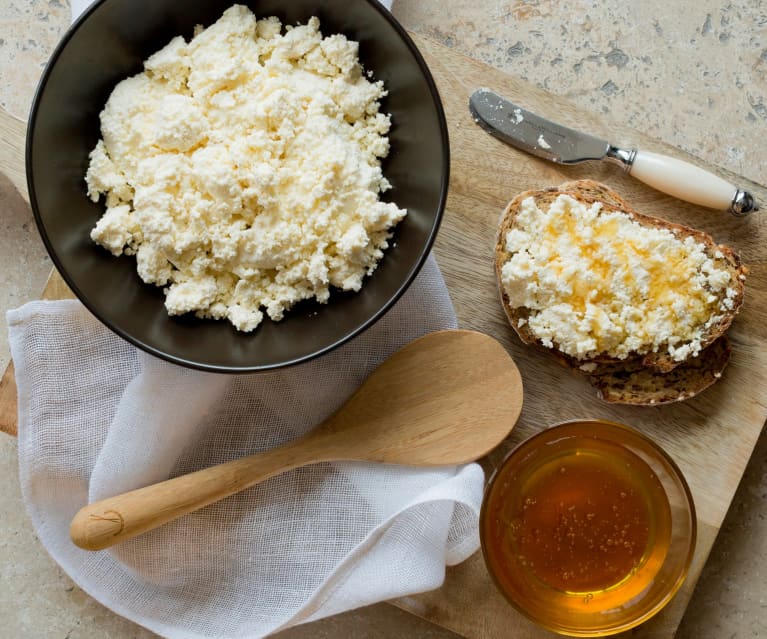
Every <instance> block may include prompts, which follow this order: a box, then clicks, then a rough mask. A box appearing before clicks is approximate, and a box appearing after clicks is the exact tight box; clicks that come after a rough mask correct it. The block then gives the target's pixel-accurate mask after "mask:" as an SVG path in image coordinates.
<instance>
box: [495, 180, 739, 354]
mask: <svg viewBox="0 0 767 639" xmlns="http://www.w3.org/2000/svg"><path fill="white" fill-rule="evenodd" d="M505 241H506V250H507V251H508V253H509V254H510V256H511V257H510V258H509V260H508V261H507V262H506V264H504V265H503V267H502V271H501V280H502V284H503V287H504V290H505V292H506V293H507V295H508V297H509V301H510V304H511V306H512V308H521V307H523V308H526V309H528V311H529V314H528V316H527V318H526V319H525V320H523V321H522V323H523V325H524V323H526V324H527V325H528V328H529V330H530V331H531V332H532V334H534V335H535V336H536V337H537V338H538V339H539V340H540V341H541V342H542V343H543V344H544V345H545V346H548V347H549V348H553V347H555V346H556V347H557V348H558V349H559V350H561V351H562V352H564V353H565V354H567V355H570V356H572V357H575V358H579V359H587V358H591V357H594V356H596V355H599V354H606V355H609V356H611V357H618V358H625V357H627V356H629V355H631V354H634V353H639V354H643V353H647V352H662V353H668V354H669V355H670V356H671V357H672V358H673V359H674V360H676V361H682V360H685V359H687V358H688V357H691V356H695V355H697V354H698V353H699V352H700V349H701V347H702V340H703V339H704V337H705V333H706V331H707V329H708V328H710V327H711V326H713V325H714V324H715V323H716V322H718V321H719V320H720V319H721V317H722V314H723V313H725V312H726V311H727V310H728V309H731V308H732V307H733V300H734V298H735V296H736V289H735V288H734V287H731V286H730V284H731V275H730V273H729V271H727V270H726V269H723V268H720V267H719V266H717V264H716V260H715V259H714V258H712V257H711V256H710V255H709V254H708V253H707V252H706V246H705V245H703V244H702V243H700V242H698V241H696V240H695V239H694V238H692V237H685V238H679V237H677V236H676V235H675V234H674V233H673V232H672V231H671V230H669V229H666V228H656V227H648V226H643V225H641V224H639V223H638V222H637V221H636V220H634V219H633V218H632V217H631V216H629V215H628V214H626V213H623V212H619V211H618V212H614V211H602V209H601V205H600V204H599V203H595V204H591V205H588V206H587V205H585V204H584V203H582V202H579V201H578V200H576V199H574V198H572V197H570V196H568V195H564V194H562V195H559V196H558V197H557V198H556V199H555V200H554V201H553V202H552V203H551V205H550V206H549V208H548V209H547V210H541V209H540V208H539V207H538V206H537V204H536V202H535V200H534V198H532V197H530V198H527V199H526V200H524V201H523V202H522V205H521V207H520V210H519V212H518V214H517V217H516V219H515V224H514V227H513V228H512V229H511V230H510V231H509V232H508V233H507V235H506V238H505ZM716 257H721V254H719V255H717V256H716Z"/></svg>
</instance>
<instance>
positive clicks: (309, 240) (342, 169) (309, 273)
mask: <svg viewBox="0 0 767 639" xmlns="http://www.w3.org/2000/svg"><path fill="white" fill-rule="evenodd" d="M385 95H386V90H385V88H384V86H383V83H382V82H380V81H379V82H373V81H370V80H369V79H368V78H367V77H366V76H365V74H364V73H363V70H362V67H361V65H360V62H359V58H358V44H357V43H356V42H353V41H350V40H348V39H347V38H346V37H344V36H343V35H331V36H328V37H323V35H322V33H321V32H320V23H319V20H318V19H317V18H316V17H315V18H311V19H310V20H309V21H308V23H307V24H305V25H298V26H286V27H284V28H283V25H282V24H281V23H280V21H279V20H278V19H277V18H274V17H270V18H265V19H261V20H258V19H256V17H255V15H254V14H253V13H252V12H251V11H250V9H248V8H247V7H244V6H240V5H235V6H233V7H231V8H230V9H228V10H227V11H226V12H224V14H223V15H222V16H221V18H220V19H219V20H218V21H217V22H216V23H215V24H213V25H212V26H210V27H208V28H207V29H202V28H201V27H198V28H197V29H196V31H195V35H194V37H193V38H192V39H191V40H190V41H189V42H186V41H185V40H184V39H183V38H181V37H177V38H174V39H173V40H172V41H171V42H170V43H169V44H168V45H166V46H165V47H164V48H163V49H162V50H160V51H158V52H157V53H155V54H154V55H152V56H151V57H150V58H149V59H148V60H147V61H146V62H145V64H144V71H143V72H142V73H139V74H138V75H136V76H133V77H131V78H128V79H126V80H124V81H122V82H121V83H119V84H118V85H117V86H116V87H115V89H114V91H113V92H112V94H111V96H110V98H109V100H108V101H107V103H106V106H105V107H104V110H103V111H102V113H101V133H102V138H103V139H102V140H100V141H99V142H98V144H97V145H96V147H95V148H94V149H93V151H92V152H91V155H90V165H89V167H88V171H87V174H86V183H87V187H88V195H89V196H90V198H91V199H92V200H93V201H98V200H99V199H100V198H101V197H102V196H104V199H105V204H106V212H105V213H104V215H103V217H102V218H101V219H100V220H99V221H98V222H97V224H96V226H95V227H94V228H93V230H92V232H91V238H92V239H93V240H94V241H95V242H97V243H98V244H100V245H102V246H103V247H105V248H106V249H108V250H109V251H110V252H111V253H113V254H114V255H121V254H128V255H135V256H136V263H137V270H138V274H139V276H140V277H141V278H142V279H143V280H144V281H145V282H147V283H151V284H155V285H158V286H162V287H165V294H166V301H165V306H166V308H167V310H168V312H169V313H170V314H171V315H178V314H182V313H188V312H193V313H195V314H197V315H198V316H201V317H210V318H216V319H221V318H226V319H228V320H229V321H230V322H232V324H234V326H235V327H236V328H238V329H239V330H242V331H252V330H253V329H255V328H256V327H257V326H258V325H259V323H260V322H261V321H262V319H263V315H264V313H266V315H268V316H269V317H270V318H271V319H272V320H275V321H278V320H280V319H281V318H282V317H283V314H284V313H285V311H286V310H288V309H289V308H291V307H292V306H293V305H294V304H296V303H297V302H299V301H301V300H304V299H309V298H315V299H317V300H318V301H320V302H323V303H324V302H327V301H328V298H329V295H330V291H331V288H333V287H336V288H338V289H342V290H345V291H349V290H351V291H357V290H359V289H360V287H361V286H362V284H363V280H364V278H365V276H367V275H370V274H371V273H372V272H373V271H374V270H375V268H376V266H377V264H378V262H379V260H380V259H381V258H382V257H383V252H384V250H385V249H386V248H388V242H389V239H390V237H391V233H392V229H393V227H394V226H395V225H396V224H397V223H398V222H399V221H401V220H402V219H403V217H404V216H405V215H406V211H405V210H403V209H400V208H399V207H397V206H396V205H395V204H393V203H387V202H383V201H381V199H380V194H381V193H382V192H383V191H386V190H387V189H389V188H390V184H389V182H388V181H387V180H386V178H385V177H384V176H383V174H382V172H381V162H380V160H381V158H383V157H385V156H386V155H387V154H388V152H389V141H388V138H387V133H388V132H389V128H390V117H389V116H388V115H386V114H384V113H381V112H380V110H379V100H380V99H381V98H382V97H383V96H385Z"/></svg>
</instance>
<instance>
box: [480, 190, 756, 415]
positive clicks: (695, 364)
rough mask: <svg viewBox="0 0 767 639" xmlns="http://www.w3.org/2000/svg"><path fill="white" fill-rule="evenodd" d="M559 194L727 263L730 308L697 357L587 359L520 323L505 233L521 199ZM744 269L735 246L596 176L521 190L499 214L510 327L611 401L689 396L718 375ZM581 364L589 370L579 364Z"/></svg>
mask: <svg viewBox="0 0 767 639" xmlns="http://www.w3.org/2000/svg"><path fill="white" fill-rule="evenodd" d="M562 194H567V195H569V196H571V197H573V198H574V199H576V200H578V201H580V202H582V203H583V204H586V205H587V206H588V205H590V204H593V203H595V202H599V203H601V204H602V210H603V211H607V212H611V211H621V212H623V213H626V214H627V215H629V216H630V217H631V218H632V219H634V220H635V221H637V222H638V223H639V224H642V225H643V226H647V227H654V228H664V229H668V230H669V231H671V232H672V233H674V235H676V236H677V237H679V238H685V237H692V238H694V239H695V240H696V241H697V242H699V243H700V244H702V245H703V246H704V247H705V250H706V253H707V255H708V256H709V257H710V258H711V259H713V260H714V261H715V262H716V264H717V266H718V267H720V268H726V269H727V270H728V271H729V272H730V274H731V275H732V277H731V282H732V283H731V285H730V286H731V287H732V288H734V289H735V291H736V294H735V297H734V298H733V308H732V310H730V311H728V312H727V313H725V314H723V316H722V319H721V320H720V321H719V322H718V323H717V324H715V325H714V326H712V327H710V328H709V330H708V331H707V332H706V334H705V335H704V338H703V340H702V341H701V344H702V349H701V352H700V354H699V355H698V356H697V357H693V358H690V359H688V360H685V361H682V362H678V361H675V360H674V359H672V358H671V357H670V356H669V355H668V354H665V353H647V354H639V353H637V354H635V355H633V356H629V357H628V358H625V359H619V358H616V357H612V356H610V355H608V354H606V353H603V354H600V355H597V356H595V357H591V358H588V359H576V358H574V357H571V356H569V355H567V354H565V353H563V352H562V351H560V350H559V349H557V348H556V346H555V347H554V348H549V347H546V346H544V345H543V344H542V343H541V341H540V340H539V339H537V338H536V337H535V335H533V334H532V332H531V331H530V330H529V328H528V326H529V325H528V323H527V322H526V321H525V322H523V323H522V325H520V320H523V319H524V320H526V319H527V317H528V315H529V309H526V308H523V307H520V308H513V307H512V306H511V304H510V301H509V298H508V295H507V294H506V292H505V290H504V287H503V283H502V280H501V269H502V267H503V265H504V264H505V263H506V262H507V261H508V260H509V259H510V257H511V254H510V253H508V252H507V251H506V248H505V244H506V242H505V238H506V234H507V233H508V231H509V230H511V229H512V228H513V227H514V223H515V220H516V216H517V213H518V212H519V210H520V207H521V205H522V202H523V201H524V200H525V199H527V198H528V197H533V198H534V199H535V201H536V204H537V205H538V206H539V207H542V208H546V207H548V205H550V204H551V203H552V202H553V201H554V200H555V199H556V198H557V197H558V196H559V195H562ZM747 271H748V269H747V268H746V267H745V266H743V264H742V263H741V260H740V257H739V256H738V254H737V253H736V252H735V251H733V250H732V249H731V248H730V247H728V246H724V245H720V244H717V243H716V242H715V241H714V239H713V238H712V237H711V236H710V235H708V234H707V233H704V232H703V231H699V230H696V229H692V228H690V227H687V226H682V225H681V224H674V223H672V222H668V221H666V220H662V219H659V218H655V217H652V216H649V215H645V214H643V213H639V212H638V211H636V210H634V209H633V208H632V207H631V206H630V205H629V204H628V203H627V202H626V201H625V200H624V199H623V198H622V197H621V196H620V195H619V194H618V193H616V192H615V191H613V190H612V189H610V188H609V187H608V186H606V185H604V184H601V183H599V182H595V181H594V180H576V181H571V182H565V183H564V184H561V185H559V186H558V187H550V188H547V189H542V190H537V191H524V192H522V193H520V194H519V195H517V196H516V197H515V198H514V199H513V200H512V201H511V202H509V204H508V205H507V206H506V208H505V209H504V211H503V213H502V214H501V219H500V223H499V225H498V233H497V235H496V244H495V273H496V281H497V284H498V291H499V295H500V298H501V303H502V305H503V309H504V312H505V313H506V317H507V318H508V320H509V323H510V324H511V326H512V328H513V329H514V331H515V332H516V333H517V335H518V336H519V338H520V339H521V340H522V342H524V343H525V344H528V345H534V346H537V347H539V348H541V349H543V350H545V351H546V352H547V353H549V354H551V355H553V356H554V357H556V358H557V359H558V360H559V361H560V362H561V363H562V364H564V365H565V366H566V367H568V368H570V369H573V370H576V371H578V372H579V373H582V374H584V375H586V376H587V377H588V378H589V381H590V382H591V383H592V385H594V387H595V388H596V389H597V390H598V392H599V395H600V397H602V399H604V400H605V401H607V402H611V403H628V404H635V405H657V404H664V403H668V402H672V401H680V400H683V399H689V398H690V397H693V396H694V395H696V394H698V393H699V392H701V391H702V390H704V389H705V388H708V387H709V386H710V385H711V384H713V383H714V382H715V381H716V380H717V379H719V377H720V376H721V372H722V371H723V370H724V367H725V366H726V365H727V361H728V360H729V357H730V347H729V342H727V340H726V338H724V337H723V336H724V334H725V332H726V331H727V329H728V328H729V327H730V324H731V323H732V321H733V319H734V318H735V316H736V315H737V314H738V312H739V311H740V308H741V306H742V304H743V297H744V291H745V275H746V273H747ZM584 365H586V368H587V369H588V370H584V369H583V368H582V367H583V366H584ZM675 369H676V372H674V371H675Z"/></svg>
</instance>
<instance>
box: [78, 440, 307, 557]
mask: <svg viewBox="0 0 767 639" xmlns="http://www.w3.org/2000/svg"><path fill="white" fill-rule="evenodd" d="M295 443H296V442H293V443H291V444H287V445H285V446H282V447H280V448H275V449H273V450H269V451H266V452H263V453H259V454H256V455H250V456H249V457H244V458H242V459H236V460H234V461H231V462H227V463H225V464H219V465H217V466H212V467H210V468H205V469H203V470H198V471H197V472H194V473H189V474H188V475H181V476H179V477H175V478H173V479H168V480H166V481H163V482H160V483H159V484H153V485H150V486H146V487H144V488H138V489H136V490H133V491H131V492H128V493H124V494H122V495H115V496H114V497H108V498H106V499H102V500H101V501H97V502H94V503H92V504H88V505H87V506H85V507H83V508H82V509H80V511H79V512H78V513H77V514H76V515H75V516H74V518H73V519H72V524H71V526H70V529H69V535H70V537H71V538H72V541H73V542H74V543H75V544H76V545H77V546H79V547H80V548H83V549H84V550H103V549H104V548H109V547H110V546H112V545H114V544H117V543H120V542H122V541H125V540H126V539H130V538H131V537H135V536H136V535H140V534H142V533H145V532H147V531H149V530H153V529H154V528H157V527H158V526H162V525H163V524H165V523H167V522H169V521H172V520H174V519H176V518H178V517H181V516H182V515H186V514H187V513H191V512H193V511H195V510H199V509H200V508H202V507H204V506H207V505H208V504H212V503H213V502H216V501H219V500H220V499H223V498H224V497H228V496H229V495H233V494H235V493H237V492H240V491H241V490H245V489H246V488H249V487H250V486H253V485H255V484H257V483H259V482H261V481H263V480H265V479H268V478H269V477H273V476H274V475H278V474H279V473H282V472H284V471H286V470H290V469H291V468H296V467H297V466H302V465H304V464H307V463H312V462H314V461H320V460H319V459H307V458H306V456H305V455H302V453H301V450H300V448H299V447H297V446H295Z"/></svg>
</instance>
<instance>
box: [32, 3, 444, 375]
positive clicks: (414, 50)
mask: <svg viewBox="0 0 767 639" xmlns="http://www.w3.org/2000/svg"><path fill="white" fill-rule="evenodd" d="M111 1H114V0H96V1H95V2H93V4H91V5H89V6H88V7H87V8H86V9H85V10H84V11H83V12H82V13H81V14H80V15H79V16H78V17H77V19H76V20H74V21H73V22H72V24H71V25H70V26H69V27H68V29H67V30H66V31H65V32H64V35H63V36H62V37H61V40H60V41H59V43H58V44H57V45H56V47H55V48H54V50H53V53H52V54H51V56H50V58H49V59H48V61H47V63H46V65H45V68H44V69H43V73H42V74H41V76H40V80H39V82H38V84H37V87H36V88H35V93H34V96H33V98H32V105H31V107H30V110H29V116H28V118H27V131H26V139H25V146H24V168H25V172H26V182H27V193H28V195H29V204H30V207H31V208H32V213H33V215H34V218H35V225H36V226H37V230H38V233H39V234H40V237H41V239H42V241H43V244H44V246H45V249H46V252H47V253H48V255H49V256H50V258H51V261H52V262H53V266H54V268H55V269H56V271H58V273H59V275H60V276H61V277H62V278H63V280H64V282H65V283H66V284H67V286H68V287H69V288H70V289H71V290H72V292H73V293H74V294H75V296H76V297H77V299H78V300H79V301H80V303H82V304H83V305H84V306H85V307H86V309H88V311H89V312H90V313H91V314H93V316H94V317H96V318H97V319H98V320H99V322H100V323H101V324H103V325H104V326H106V327H107V328H108V329H109V330H110V331H112V332H113V333H115V334H116V335H118V336H119V337H121V338H122V339H124V340H126V341H127V342H129V343H130V344H133V345H134V346H136V347H137V348H139V349H141V350H143V351H144V352H147V353H149V354H150V355H154V356H156V357H159V358H160V359H163V360H165V361H167V362H171V363H173V364H177V365H180V366H183V367H185V368H191V369H196V370H201V371H206V372H212V373H230V374H240V373H255V372H262V371H268V370H276V369H282V368H288V367H290V366H295V365H297V364H302V363H305V362H309V361H311V360H313V359H315V358H317V357H320V356H322V355H325V354H327V353H329V352H331V351H333V350H335V349H336V348H338V347H339V346H341V345H343V344H345V343H347V342H350V341H351V340H353V339H354V338H355V337H357V336H359V335H361V334H362V333H363V332H365V331H366V330H367V329H368V328H370V327H371V326H373V325H374V324H375V323H376V322H377V321H378V320H380V319H381V318H382V317H383V316H384V315H385V314H386V313H387V312H388V311H390V310H391V309H392V307H393V306H394V305H395V304H396V303H397V302H398V301H399V299H400V298H401V297H402V295H403V294H404V293H405V291H406V290H407V289H408V288H409V287H410V285H411V284H412V283H413V281H414V280H415V278H416V277H417V276H418V274H419V273H420V272H421V270H422V268H423V266H424V264H425V263H426V260H427V259H428V258H429V255H431V252H432V248H433V245H434V241H435V239H436V236H437V233H438V231H439V228H440V226H441V223H442V219H443V217H444V212H445V206H446V203H447V195H448V189H449V186H450V139H449V135H448V128H447V118H446V116H445V109H444V106H443V104H442V99H441V97H440V94H439V90H438V89H437V85H436V83H435V82H434V78H433V76H432V74H431V71H430V70H429V67H428V65H427V64H426V61H425V60H424V58H423V55H422V54H421V52H420V51H419V49H418V47H417V46H416V45H415V42H413V39H412V38H411V37H410V35H409V34H408V32H407V30H406V29H405V28H404V27H403V26H402V25H401V24H400V23H399V21H398V20H397V19H396V18H394V16H393V15H392V13H391V11H389V10H388V9H386V8H385V7H384V6H383V5H382V4H381V3H380V2H378V0H358V1H361V2H365V3H366V4H368V5H369V6H371V7H372V8H373V9H374V10H375V11H377V12H378V13H379V14H380V15H381V16H383V17H384V19H385V20H386V21H387V22H388V23H389V25H390V26H391V27H392V28H393V29H394V31H395V32H396V33H397V35H398V36H399V37H400V39H401V40H402V42H403V43H404V44H405V46H406V47H407V49H408V51H409V52H410V54H411V55H412V56H413V59H414V60H415V62H416V64H417V65H418V68H419V70H420V72H421V75H422V77H423V79H424V81H425V82H426V85H427V87H428V90H429V94H430V96H431V99H432V102H433V103H434V107H435V111H436V115H437V122H438V127H439V137H440V142H441V144H442V148H443V149H444V153H443V154H442V158H441V167H440V171H441V176H442V178H441V183H440V188H439V199H438V202H437V211H436V215H435V216H434V221H433V223H432V225H431V229H430V230H429V234H428V237H427V239H426V242H425V244H424V246H423V249H422V251H421V254H420V255H419V257H418V259H417V260H416V262H415V264H414V265H413V267H412V268H411V270H410V272H409V273H408V274H407V277H405V278H404V279H403V280H402V282H401V283H400V285H399V286H398V288H397V290H396V291H394V293H393V294H392V295H391V296H390V297H389V299H388V300H387V301H386V302H385V303H384V304H383V305H382V306H381V308H379V309H378V310H377V311H376V312H375V313H373V314H372V315H370V316H369V317H368V318H367V319H366V320H365V321H364V322H362V323H360V324H359V325H358V326H357V327H355V328H354V329H353V330H351V331H349V332H348V333H347V334H346V335H344V336H342V337H341V338H339V339H336V340H335V341H333V342H332V343H330V344H327V345H326V346H324V347H322V348H319V349H315V350H313V351H312V352H310V353H307V354H305V355H301V356H298V357H294V358H292V359H289V360H286V361H282V362H274V363H268V364H260V365H246V366H229V365H220V364H208V363H204V362H198V361H195V360H193V359H189V358H185V357H182V356H180V355H174V354H172V353H168V352H166V351H165V350H163V349H161V348H157V347H155V346H152V345H150V344H147V343H146V342H145V341H144V340H142V339H140V338H138V337H135V336H133V335H131V334H130V333H128V332H127V331H125V330H123V329H122V328H120V327H119V326H116V325H115V324H113V323H112V322H111V321H108V320H107V319H106V318H105V317H104V315H103V313H101V312H100V310H99V308H98V307H97V305H95V304H93V303H92V302H91V301H90V300H88V299H87V297H86V296H84V295H83V293H82V291H81V290H80V288H79V286H78V285H77V283H76V282H75V281H74V280H73V279H72V277H71V276H70V275H69V273H68V272H67V270H66V269H65V268H64V266H63V264H62V262H61V260H60V258H59V256H58V254H57V253H56V251H55V250H54V249H53V243H52V242H51V240H50V238H49V237H48V233H47V231H46V228H45V225H44V224H43V220H42V217H41V214H40V207H39V204H38V201H37V193H36V191H35V187H34V180H33V177H32V165H33V157H32V156H33V146H34V145H33V138H34V132H35V123H36V120H37V115H38V110H39V106H40V102H41V100H42V96H43V93H44V91H45V87H46V85H47V84H48V81H49V79H50V76H51V74H52V72H53V69H54V67H55V66H56V63H57V61H58V59H59V58H60V57H61V54H62V52H63V51H64V49H65V48H66V47H67V45H68V44H69V42H70V40H71V39H72V38H73V37H74V36H75V34H76V33H77V31H78V30H79V29H80V27H81V26H82V25H83V24H84V23H85V22H86V21H87V20H88V19H89V17H90V16H91V15H92V14H93V13H94V12H95V11H97V10H98V9H99V8H100V7H101V5H102V4H105V3H106V2H111ZM232 4H235V2H234V0H232ZM251 10H252V9H251ZM216 321H223V320H216Z"/></svg>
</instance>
